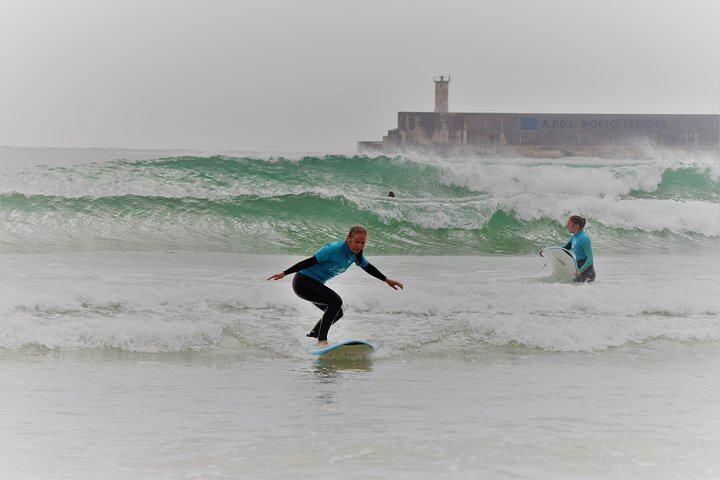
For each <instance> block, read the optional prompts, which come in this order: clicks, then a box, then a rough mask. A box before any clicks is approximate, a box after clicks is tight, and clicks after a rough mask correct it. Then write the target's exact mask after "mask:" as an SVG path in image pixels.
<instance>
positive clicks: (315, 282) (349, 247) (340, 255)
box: [268, 225, 403, 346]
mask: <svg viewBox="0 0 720 480" xmlns="http://www.w3.org/2000/svg"><path fill="white" fill-rule="evenodd" d="M367 237H368V232H367V230H366V229H365V227H363V226H362V225H353V226H352V227H350V232H349V233H348V235H347V237H345V240H338V241H336V242H330V243H328V244H326V245H324V246H323V247H322V248H320V250H318V251H317V252H315V255H313V256H312V257H310V258H306V259H305V260H303V261H301V262H298V263H296V264H295V265H293V266H292V267H290V268H288V269H287V270H285V271H282V272H279V273H276V274H274V275H272V276H271V277H269V278H268V280H280V279H281V278H283V277H284V276H285V275H289V274H291V273H295V276H294V277H293V281H292V286H293V290H294V291H295V293H296V294H297V296H298V297H300V298H302V299H303V300H307V301H309V302H312V303H313V304H314V305H315V306H316V307H318V308H319V309H320V310H322V311H323V312H324V313H323V316H322V318H321V319H320V321H318V322H317V324H316V325H315V327H313V329H312V330H311V331H310V333H308V334H307V336H308V337H314V338H317V339H318V342H317V344H318V346H323V345H327V344H328V341H327V334H328V330H330V326H331V325H332V324H333V323H335V322H337V321H338V320H340V318H341V317H342V316H343V311H342V298H340V295H338V294H337V293H335V292H334V291H333V290H332V289H330V288H329V287H327V286H326V285H325V282H327V281H328V280H330V279H331V278H333V277H334V276H336V275H339V274H340V273H342V272H344V271H345V270H347V269H348V268H349V267H350V265H352V264H353V263H355V264H356V265H358V266H359V267H360V268H362V269H363V270H365V271H366V272H367V273H369V274H370V275H372V276H373V277H375V278H377V279H379V280H382V281H383V282H385V283H387V284H388V286H389V287H391V288H392V289H394V290H397V289H398V287H399V288H400V289H402V288H403V284H402V283H400V282H398V281H397V280H393V279H391V278H387V277H386V276H385V275H383V274H382V273H380V271H379V270H378V269H377V268H375V267H374V266H373V265H372V264H371V263H370V262H368V261H367V259H366V258H365V256H364V255H363V248H365V243H366V242H367Z"/></svg>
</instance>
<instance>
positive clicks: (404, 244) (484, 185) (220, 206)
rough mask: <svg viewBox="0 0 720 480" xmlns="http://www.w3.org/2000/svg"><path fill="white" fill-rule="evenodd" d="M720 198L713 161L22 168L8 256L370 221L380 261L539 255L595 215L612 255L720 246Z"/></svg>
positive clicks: (4, 206) (246, 238)
mask: <svg viewBox="0 0 720 480" xmlns="http://www.w3.org/2000/svg"><path fill="white" fill-rule="evenodd" d="M719 190H720V183H719V182H718V175H717V174H716V173H714V170H713V168H712V165H710V166H707V165H696V166H687V165H681V164H678V165H669V166H668V165H656V164H644V163H637V162H635V163H633V162H627V163H623V164H618V163H617V162H606V163H602V162H600V161H598V160H594V161H592V162H590V161H588V159H577V160H576V161H574V163H566V164H552V163H547V162H545V163H539V162H530V161H520V160H517V161H503V160H496V161H485V160H479V159H474V160H473V159H470V160H463V161H460V160H456V161H447V160H437V159H422V160H419V159H408V158H400V157H397V158H391V157H382V156H381V157H373V158H370V157H365V156H351V157H346V156H323V157H313V156H306V157H303V158H299V159H287V158H265V159H261V158H252V157H247V158H235V157H219V156H216V157H173V158H162V159H158V160H150V161H124V160H117V161H111V162H104V163H96V164H85V165H76V166H70V167H54V168H50V167H36V168H34V169H30V170H20V171H14V172H10V173H9V174H8V175H7V176H6V177H5V178H4V179H3V180H2V181H0V232H2V236H0V248H1V249H2V251H3V252H29V251H32V252H42V251H74V250H107V249H110V250H157V249H183V250H185V249H187V250H200V251H231V252H241V253H288V254H298V255H305V254H308V253H310V252H312V251H314V250H315V249H317V248H318V247H319V246H321V245H322V244H324V243H326V242H329V241H332V240H335V239H338V238H343V237H344V236H345V234H346V231H347V229H348V227H349V226H350V225H352V224H354V223H362V224H364V225H365V226H366V227H367V228H368V229H369V231H370V239H369V244H368V247H367V251H368V253H372V254H393V255H408V254H409V255H483V254H492V255H494V254H528V253H534V252H536V251H538V250H539V249H540V248H542V247H544V246H547V245H552V244H558V243H563V242H564V241H565V240H566V239H567V237H568V234H567V232H566V231H565V228H564V223H565V219H566V218H567V216H568V215H570V214H573V213H581V214H583V215H584V216H586V217H587V218H588V227H587V229H588V232H589V234H590V235H591V237H592V238H593V242H594V244H595V246H596V248H599V249H604V250H605V251H609V252H627V251H628V249H631V250H633V249H638V248H640V249H645V250H648V249H649V250H651V251H666V250H668V249H670V250H672V249H678V248H679V249H691V250H696V249H698V248H700V249H706V248H707V249H716V248H717V246H718V245H719V243H718V238H720V207H719V206H718V205H719V204H720V192H719ZM389 191H393V192H394V193H395V197H389V196H388V192H389Z"/></svg>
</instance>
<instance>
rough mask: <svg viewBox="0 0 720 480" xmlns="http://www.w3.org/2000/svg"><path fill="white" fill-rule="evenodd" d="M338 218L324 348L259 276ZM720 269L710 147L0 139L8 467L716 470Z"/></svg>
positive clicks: (717, 182)
mask: <svg viewBox="0 0 720 480" xmlns="http://www.w3.org/2000/svg"><path fill="white" fill-rule="evenodd" d="M391 190H392V191H394V192H395V194H396V197H395V198H391V197H388V196H387V193H388V192H389V191H391ZM573 213H581V214H583V215H585V216H586V217H587V218H588V226H587V227H586V228H587V231H588V233H589V235H590V236H591V238H592V239H593V246H594V253H595V257H596V265H597V267H596V269H597V272H598V279H597V281H596V282H595V283H593V284H590V285H566V284H559V283H555V282H553V281H552V279H550V278H549V276H548V271H547V268H545V267H544V265H543V262H542V259H541V258H540V257H539V256H538V255H537V252H538V251H539V250H540V248H542V247H544V246H547V245H554V244H559V243H563V242H564V241H565V240H566V239H567V237H568V234H567V233H566V232H565V230H564V221H565V219H566V217H567V216H568V215H570V214H573ZM352 223H363V224H365V225H366V226H367V227H368V229H369V231H370V236H369V242H368V246H367V248H366V252H365V254H366V256H367V257H368V258H369V259H370V261H371V262H372V263H373V264H375V265H376V266H377V267H378V268H379V269H380V270H381V271H382V272H383V273H385V274H387V275H388V276H390V277H392V278H395V279H398V280H401V281H403V282H404V283H405V289H404V290H403V291H397V292H396V291H394V290H392V289H390V288H388V287H387V286H386V285H384V284H382V283H381V282H378V281H377V280H376V279H374V278H372V277H370V276H368V275H367V274H365V273H364V272H363V271H362V270H360V269H357V268H352V269H350V270H349V271H348V272H347V273H345V274H343V275H342V276H340V277H338V278H336V279H334V280H332V281H331V283H330V286H331V287H332V288H334V289H335V290H336V291H337V292H338V293H339V294H340V295H341V296H342V297H343V299H344V309H345V312H346V315H345V317H343V319H342V320H341V321H340V322H339V323H338V324H337V325H336V326H334V327H333V328H332V329H331V331H330V340H331V341H332V340H338V339H350V338H363V339H367V340H369V341H370V342H372V343H373V344H375V345H376V347H377V349H376V353H375V355H374V356H373V357H372V358H371V359H369V360H368V361H363V362H322V361H318V360H317V359H316V358H314V357H312V356H311V355H309V354H308V352H307V348H308V346H309V343H308V339H307V338H306V337H305V336H304V334H305V333H306V332H307V331H308V330H309V328H310V327H311V326H312V325H313V324H314V322H315V321H317V318H318V311H317V309H315V308H314V307H312V306H311V305H309V304H307V303H306V302H303V301H302V300H300V299H298V298H297V297H295V295H294V294H293V293H292V289H291V287H290V279H289V278H288V279H284V280H281V281H277V282H267V281H266V280H265V279H266V278H267V277H268V276H269V275H270V274H272V273H274V272H276V271H279V270H282V269H284V268H287V267H289V266H290V265H292V264H293V263H295V262H297V261H298V260H301V259H303V258H305V257H307V256H310V255H311V254H312V253H313V252H314V251H315V250H316V249H317V248H318V247H320V246H321V245H322V244H324V243H326V242H328V241H331V240H335V239H338V238H342V237H343V236H344V234H345V231H346V229H347V228H348V226H349V225H350V224H352ZM719 294H720V160H719V159H718V158H717V157H716V156H715V157H713V156H693V155H689V154H684V155H683V154H678V153H673V154H668V153H662V152H659V153H658V155H657V156H656V157H655V158H653V159H634V158H624V159H597V158H568V159H562V160H552V161H549V160H530V159H521V158H509V159H507V158H505V159H500V158H498V159H440V158H432V157H413V158H409V157H365V156H348V155H345V156H342V155H316V154H312V155H311V154H307V155H269V154H257V153H255V154H248V153H234V154H224V155H213V154H212V153H211V152H209V153H203V152H172V151H164V152H159V151H123V150H103V149H87V150H72V149H42V150H39V149H13V148H7V147H4V148H0V389H2V392H3V393H2V395H1V396H0V451H1V452H2V454H0V472H2V475H0V476H2V478H9V479H46V478H69V479H85V478H87V479H94V478H110V479H114V478H117V479H124V478H158V479H164V478H169V479H174V478H198V479H199V478H228V479H233V478H247V479H256V478H272V479H276V478H277V479H285V478H301V477H305V476H308V475H312V476H313V477H315V478H328V479H329V478H337V477H338V476H342V477H344V478H401V479H404V478H407V479H411V478H412V479H416V478H451V479H467V478H499V479H518V478H528V479H558V478H567V479H576V478H597V479H605V478H633V479H634V478H647V479H665V478H667V479H676V478H677V479H711V478H720V413H718V412H719V411H720V410H719V409H718V408H717V399H718V398H720V375H718V367H719V366H720V295H719Z"/></svg>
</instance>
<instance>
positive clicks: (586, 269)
mask: <svg viewBox="0 0 720 480" xmlns="http://www.w3.org/2000/svg"><path fill="white" fill-rule="evenodd" d="M564 248H565V249H567V250H572V251H573V252H574V253H575V260H576V261H577V264H578V269H580V276H579V277H577V278H575V281H576V282H592V281H593V280H595V265H594V264H593V254H592V241H591V240H590V237H588V236H587V235H586V234H585V230H580V231H579V232H577V233H576V234H574V235H573V236H572V237H570V240H568V242H567V243H566V244H565V247H564Z"/></svg>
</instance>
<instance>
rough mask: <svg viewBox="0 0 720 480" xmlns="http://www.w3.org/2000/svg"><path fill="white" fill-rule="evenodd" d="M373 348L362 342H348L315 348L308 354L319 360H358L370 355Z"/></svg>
mask: <svg viewBox="0 0 720 480" xmlns="http://www.w3.org/2000/svg"><path fill="white" fill-rule="evenodd" d="M373 350H375V347H373V346H372V345H371V344H369V343H368V342H366V341H364V340H348V341H346V342H338V343H333V344H332V345H328V346H326V347H319V348H318V347H315V346H313V347H312V348H311V349H310V353H312V354H313V355H317V356H319V357H321V358H326V357H333V358H336V357H337V358H343V357H348V358H358V357H364V356H368V355H370V354H371V353H372V352H373Z"/></svg>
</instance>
